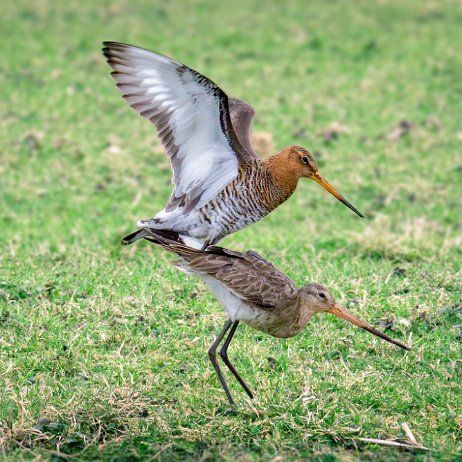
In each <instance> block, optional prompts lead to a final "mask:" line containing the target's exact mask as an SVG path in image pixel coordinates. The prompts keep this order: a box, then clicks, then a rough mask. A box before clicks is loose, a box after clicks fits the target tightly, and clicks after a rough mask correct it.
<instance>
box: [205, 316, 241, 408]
mask: <svg viewBox="0 0 462 462" xmlns="http://www.w3.org/2000/svg"><path fill="white" fill-rule="evenodd" d="M232 323H233V322H232V321H231V319H228V321H227V322H226V324H225V326H224V327H223V330H222V331H221V332H220V334H219V335H218V337H217V339H216V340H215V341H214V342H213V344H212V346H211V347H210V349H209V358H210V361H212V364H213V367H214V368H215V371H216V373H217V375H218V378H219V379H220V382H221V386H222V387H223V390H225V393H226V396H227V397H228V401H229V402H230V403H231V405H232V406H234V404H235V403H234V400H233V397H232V396H231V392H230V391H229V387H228V384H227V383H226V380H225V378H224V377H223V373H222V372H221V369H220V366H219V365H218V361H217V355H216V351H217V348H218V345H219V344H220V342H221V341H222V340H223V337H224V336H225V334H226V332H228V330H229V328H230V327H231V324H232Z"/></svg>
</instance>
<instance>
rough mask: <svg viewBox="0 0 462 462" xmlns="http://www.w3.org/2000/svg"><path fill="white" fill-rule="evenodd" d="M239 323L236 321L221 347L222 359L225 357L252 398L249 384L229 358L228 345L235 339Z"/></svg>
mask: <svg viewBox="0 0 462 462" xmlns="http://www.w3.org/2000/svg"><path fill="white" fill-rule="evenodd" d="M238 325H239V321H234V323H233V327H232V328H231V331H230V332H229V334H228V337H227V338H226V340H225V343H224V344H223V346H222V347H221V350H220V356H221V359H223V362H224V363H225V364H226V365H227V366H228V369H229V370H230V371H231V373H232V374H233V375H234V377H236V379H237V381H238V382H239V383H240V384H241V386H242V388H243V389H244V390H245V392H246V393H247V394H248V395H249V397H250V398H251V399H253V393H252V391H251V390H250V388H249V387H248V385H247V384H246V383H245V382H244V379H243V378H242V377H241V376H240V375H239V373H238V372H237V370H236V368H235V367H234V366H233V365H232V364H231V361H230V360H229V358H228V347H229V344H230V343H231V340H232V339H233V336H234V333H235V332H236V329H237V326H238Z"/></svg>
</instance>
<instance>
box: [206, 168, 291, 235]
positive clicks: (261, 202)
mask: <svg viewBox="0 0 462 462" xmlns="http://www.w3.org/2000/svg"><path fill="white" fill-rule="evenodd" d="M287 198H288V196H287V194H286V193H285V192H284V191H283V190H282V189H281V188H280V187H279V185H278V184H277V183H276V182H275V180H274V177H273V176H272V175H271V173H270V171H269V170H268V168H267V167H266V165H265V164H264V163H263V162H252V163H248V164H245V165H243V166H242V167H241V168H240V170H239V174H238V176H237V177H236V178H235V179H234V180H233V181H232V182H231V183H229V184H228V185H227V186H226V187H225V188H224V189H223V190H222V191H221V192H220V193H219V194H218V195H217V196H216V197H215V198H214V199H213V200H211V201H210V202H208V203H207V204H206V205H205V206H203V207H202V208H201V209H200V210H199V214H200V218H199V221H200V222H201V225H205V224H206V225H207V227H208V235H207V241H208V242H209V243H210V244H213V243H216V242H218V241H219V240H220V239H222V238H223V237H225V236H226V235H228V234H231V233H234V232H236V231H238V230H239V229H241V228H244V227H246V226H248V225H250V224H252V223H255V222H257V221H259V220H261V219H262V218H263V217H264V216H266V215H268V213H270V212H271V211H272V210H274V209H275V208H276V207H277V206H278V205H280V204H281V203H282V202H284V201H285V200H286V199H287Z"/></svg>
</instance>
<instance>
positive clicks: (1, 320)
mask: <svg viewBox="0 0 462 462" xmlns="http://www.w3.org/2000/svg"><path fill="white" fill-rule="evenodd" d="M461 21H462V9H461V7H460V5H459V4H458V3H457V2H450V1H444V2H418V1H406V2H403V1H377V2H368V1H360V2H345V1H333V2H321V1H313V2H309V3H308V2H301V1H300V2H295V1H289V2H271V3H265V4H264V5H262V4H261V3H260V2H257V1H250V2H243V1H234V2H220V3H218V2H211V1H190V2H152V1H142V2H132V1H128V0H126V1H125V0H116V1H113V2H108V1H102V2H98V3H95V2H89V1H88V2H82V1H79V2H77V1H76V0H70V1H68V2H66V3H64V2H60V3H58V4H57V3H56V2H51V1H45V0H40V1H37V2H34V3H31V2H26V1H25V0H18V1H14V2H13V1H9V2H6V4H5V5H2V15H1V18H0V38H1V40H2V43H3V47H2V60H1V61H0V95H1V101H2V104H1V105H0V130H1V136H0V155H1V163H0V211H1V213H0V225H1V229H2V241H1V244H0V246H1V253H0V326H1V330H0V447H1V456H0V457H1V458H2V460H8V461H10V460H12V461H13V460H18V461H19V460H29V459H34V460H46V459H53V460H95V459H99V460H105V461H136V460H166V461H167V460H168V461H172V460H173V461H174V460H210V461H212V460H228V461H235V460H239V461H253V460H268V461H269V460H273V461H282V460H284V461H286V460H302V459H310V460H318V461H350V460H384V461H385V460H386V461H393V460H400V461H401V460H404V461H410V460H417V461H433V460H456V459H458V458H459V460H460V458H461V457H462V443H461V441H462V394H461V392H460V382H461V379H462V362H461V339H462V321H461V318H462V301H461V298H460V296H461V290H460V289H461V282H462V276H461V262H462V255H461V253H462V252H461V244H462V239H461V221H460V216H461V207H460V205H461V203H460V198H461V194H462V188H461V184H462V178H461V175H462V174H461V172H462V161H461V158H460V151H461V148H462V126H461V122H460V114H461V113H462V78H461V70H460V69H461V65H462V57H461V54H460V50H459V48H460V47H459V43H460V39H461V33H460V24H461ZM103 40H119V41H124V42H129V43H133V44H138V45H140V46H144V47H147V48H151V49H154V50H158V51H160V52H163V53H165V54H168V55H171V56H173V57H175V58H176V59H178V60H180V61H182V62H185V63H186V64H188V65H190V66H191V67H193V68H195V69H197V70H199V71H201V72H203V73H204V74H205V75H207V76H209V77H211V78H212V79H213V80H214V81H216V82H217V83H218V84H220V85H221V86H222V87H223V88H224V89H225V90H226V91H227V92H228V94H231V95H233V96H237V97H239V98H242V99H244V100H246V101H248V102H250V103H251V104H252V105H254V106H255V108H256V110H257V117H256V119H255V125H254V131H255V132H257V134H259V136H260V138H261V139H263V140H266V142H267V144H269V145H272V146H273V150H274V152H276V150H279V149H280V148H282V147H284V146H286V145H289V144H300V145H303V146H305V147H307V148H308V149H310V150H311V151H312V152H314V155H315V156H316V158H317V159H318V161H319V164H320V169H321V172H322V173H323V174H324V176H325V177H326V178H327V179H328V180H329V181H330V182H331V183H332V184H333V185H334V186H336V187H337V188H338V189H339V191H340V192H341V193H342V194H344V195H345V197H347V198H348V199H349V200H350V201H351V202H352V203H353V204H354V205H355V206H357V207H358V208H359V209H360V210H361V211H362V212H364V213H365V214H367V216H368V219H367V220H360V219H358V218H357V217H355V216H354V214H353V213H352V212H351V211H349V210H348V209H346V208H345V207H343V206H342V205H341V204H340V203H337V202H336V201H334V199H333V198H332V197H330V196H328V195H327V194H326V193H325V192H324V191H322V190H321V189H320V188H319V187H318V186H317V185H316V184H315V183H313V182H308V181H304V182H302V183H301V184H300V185H299V188H298V190H297V191H296V193H295V195H294V196H293V197H292V198H291V199H290V200H289V201H288V203H286V204H285V205H283V206H282V207H280V208H279V209H278V210H277V211H275V212H274V213H273V214H272V215H270V216H269V217H267V218H266V219H264V220H263V221H261V222H260V223H258V224H256V225H254V226H252V227H250V228H248V229H245V230H243V231H241V232H239V233H237V234H235V235H232V236H229V237H228V238H226V239H225V240H224V241H223V244H224V245H225V246H227V247H230V248H233V249H238V250H246V249H254V250H256V251H258V252H260V253H261V254H262V255H264V256H265V257H266V258H268V259H270V260H271V261H273V262H274V263H275V264H276V265H278V266H279V267H280V268H281V269H282V270H283V271H285V272H286V273H287V274H288V275H289V276H290V277H292V278H293V279H294V280H295V281H296V282H297V283H298V284H304V283H306V282H309V281H318V282H321V283H323V284H324V285H326V286H327V287H329V288H330V289H331V290H332V291H333V293H334V294H335V296H336V297H337V298H338V299H339V301H340V302H341V303H342V304H343V305H344V306H346V307H348V308H349V309H350V310H351V311H352V312H354V313H355V314H357V315H358V316H360V317H361V318H363V319H364V320H366V321H369V322H370V323H372V324H374V325H376V326H377V327H379V328H381V329H384V330H385V331H386V332H387V333H388V334H390V335H391V336H393V337H396V338H398V339H402V340H403V341H406V342H408V343H409V344H411V345H412V351H411V352H409V353H403V352H402V351H399V350H398V349H397V348H394V347H393V346H391V345H388V344H386V343H385V342H383V341H381V340H380V339H376V338H375V337H373V336H371V335H369V334H368V333H366V332H364V331H360V330H359V329H357V328H355V327H354V326H352V325H346V324H345V323H344V322H342V321H341V320H339V319H333V318H331V317H329V316H327V315H326V316H324V317H323V316H319V317H317V318H315V319H314V320H313V321H312V322H311V323H310V325H309V326H308V327H307V329H306V331H305V332H304V333H302V334H301V335H299V336H298V337H296V338H294V339H289V340H277V339H273V338H270V337H268V336H265V335H263V334H260V333H258V332H255V331H252V330H250V329H248V328H246V327H242V328H240V329H239V331H238V333H237V336H236V341H235V342H234V343H233V345H232V348H231V350H232V351H231V356H232V357H233V359H234V361H235V364H236V365H237V368H238V369H239V370H240V371H241V373H242V375H243V376H244V377H245V378H246V379H247V381H248V383H249V385H250V386H251V388H252V389H253V390H254V391H255V393H256V399H255V400H254V401H250V400H249V399H247V398H246V396H245V394H244V393H243V392H242V390H241V389H240V388H239V386H238V385H237V384H236V383H235V381H234V380H231V378H230V380H229V382H230V385H231V388H232V391H233V393H234V395H235V398H236V400H237V402H238V412H237V414H236V415H233V414H229V413H228V412H227V411H228V409H229V407H228V405H227V402H226V398H225V395H224V393H223V391H222V390H221V388H220V386H219V382H218V380H217V378H216V376H215V374H214V372H213V370H212V367H211V365H210V363H209V362H208V359H207V354H206V350H207V348H208V346H209V345H210V344H211V342H212V341H213V339H214V337H215V335H216V334H217V332H218V331H219V329H220V328H221V326H222V324H223V322H224V315H223V312H222V309H221V307H220V306H219V304H218V303H217V302H216V301H215V300H214V299H213V297H212V296H211V295H210V294H209V293H208V292H207V291H206V290H205V288H204V286H203V285H202V284H201V283H200V282H199V281H197V280H195V279H193V278H190V277H187V276H185V275H184V274H182V273H179V272H177V271H176V270H175V269H174V268H173V267H172V266H171V265H169V264H168V261H169V260H170V259H171V257H170V256H169V255H166V254H164V253H162V252H161V251H160V250H159V249H157V248H154V247H153V246H150V245H149V244H148V243H144V242H142V243H139V244H137V245H135V246H132V247H128V248H127V247H124V248H122V247H121V246H120V245H119V240H120V238H121V236H123V235H124V234H126V233H127V232H130V231H132V230H133V226H134V223H135V221H136V220H137V219H139V218H144V217H149V216H151V215H152V214H153V213H154V212H156V211H158V210H159V209H161V208H162V206H163V205H164V204H165V202H166V200H167V198H168V196H169V194H170V185H169V178H170V170H169V165H168V162H167V160H166V159H165V158H164V156H163V155H162V153H161V149H160V148H159V145H158V141H157V138H156V135H155V133H154V131H153V129H152V126H151V125H150V124H149V123H148V122H147V121H145V120H142V119H141V118H139V117H137V116H136V114H135V113H134V112H133V111H132V110H130V108H128V106H127V105H126V104H124V102H123V101H122V100H121V98H120V96H119V94H118V93H117V91H116V90H115V88H114V82H113V81H112V80H111V79H110V78H109V76H108V74H109V68H108V67H107V66H106V64H105V63H104V60H103V58H102V56H101V53H100V46H101V42H102V41H103ZM402 121H407V122H410V123H411V124H412V125H410V124H409V123H405V124H402V125H403V126H404V128H401V129H400V128H399V124H400V122H402ZM409 126H411V129H409ZM397 127H398V128H397ZM406 127H407V128H406ZM270 134H271V135H270ZM270 358H271V359H270ZM402 423H407V424H408V425H409V427H410V428H411V430H412V432H413V433H414V435H415V436H416V438H417V440H418V441H420V442H422V443H423V444H425V445H426V446H428V447H429V448H431V451H430V452H426V453H422V452H418V451H412V452H409V451H403V450H397V449H391V448H385V447H382V446H374V445H367V444H364V443H361V442H360V441H359V440H358V438H359V437H368V438H383V439H384V438H402V439H405V434H404V432H403V430H402V428H401V424H402Z"/></svg>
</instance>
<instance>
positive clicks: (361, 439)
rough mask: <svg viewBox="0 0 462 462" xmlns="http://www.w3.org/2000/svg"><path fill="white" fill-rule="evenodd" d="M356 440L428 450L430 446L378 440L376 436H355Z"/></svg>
mask: <svg viewBox="0 0 462 462" xmlns="http://www.w3.org/2000/svg"><path fill="white" fill-rule="evenodd" d="M356 440H357V441H362V442H363V443H370V444H380V445H382V446H391V447H398V448H406V449H421V450H422V451H430V448H426V447H425V446H422V445H421V444H418V443H417V444H414V443H413V444H409V443H399V442H398V441H394V440H379V439H377V438H356Z"/></svg>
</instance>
